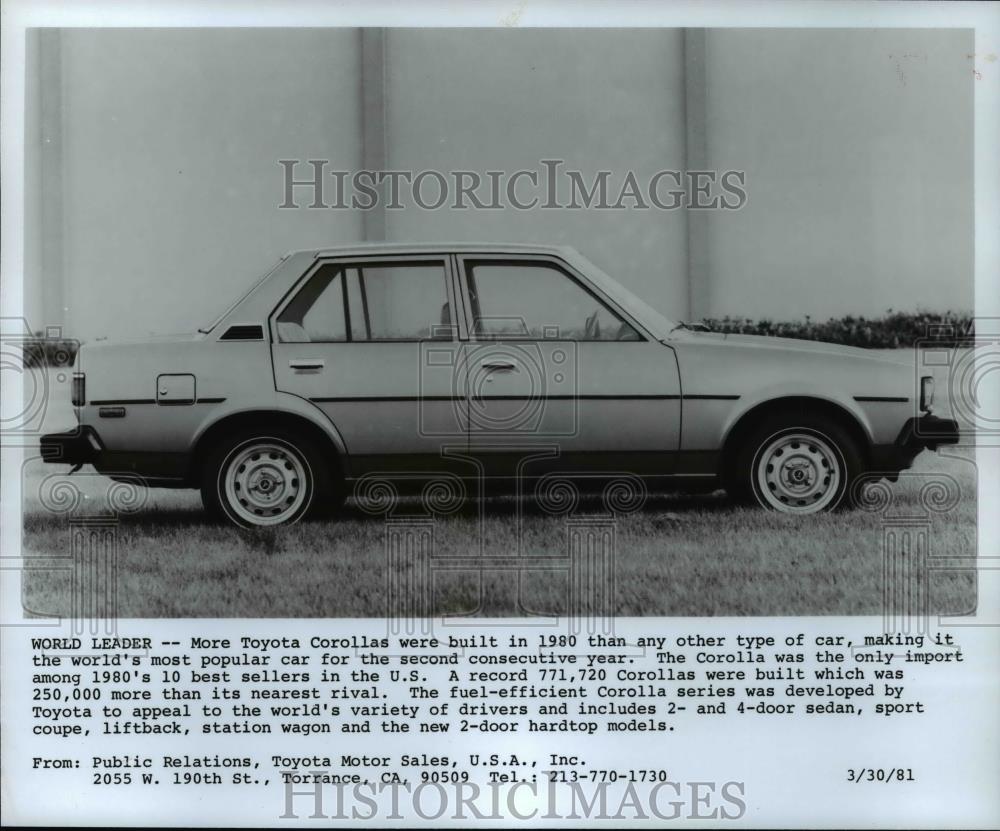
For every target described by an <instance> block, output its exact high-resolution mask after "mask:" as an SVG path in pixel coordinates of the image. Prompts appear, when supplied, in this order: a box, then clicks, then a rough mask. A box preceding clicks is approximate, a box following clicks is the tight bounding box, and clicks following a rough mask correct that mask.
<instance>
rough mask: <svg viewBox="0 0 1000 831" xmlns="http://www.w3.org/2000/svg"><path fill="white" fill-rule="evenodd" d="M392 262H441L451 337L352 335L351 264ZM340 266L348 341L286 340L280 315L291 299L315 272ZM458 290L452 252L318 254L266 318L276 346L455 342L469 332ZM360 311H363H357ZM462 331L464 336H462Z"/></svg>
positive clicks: (436, 263)
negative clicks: (348, 276)
mask: <svg viewBox="0 0 1000 831" xmlns="http://www.w3.org/2000/svg"><path fill="white" fill-rule="evenodd" d="M393 263H396V264H402V265H409V264H421V263H430V264H433V265H440V266H441V267H442V269H443V271H444V285H445V297H446V298H447V302H448V304H449V308H450V309H451V320H452V323H451V336H450V337H448V338H443V337H440V338H434V337H430V336H428V337H426V338H394V339H391V340H389V339H381V340H355V339H354V337H353V332H352V331H351V328H352V327H351V318H352V310H351V307H350V303H349V301H348V291H347V279H346V274H347V270H348V269H349V268H352V267H361V268H364V267H366V266H368V267H373V266H377V267H384V266H387V265H392V264H393ZM330 265H334V266H339V267H340V269H341V274H342V275H343V280H342V283H341V290H342V292H343V300H344V323H345V326H346V330H347V339H346V340H327V341H323V340H312V341H305V342H303V343H286V342H285V341H282V340H281V339H280V338H279V337H278V318H279V317H281V315H282V313H283V312H284V311H285V309H286V308H287V307H288V306H289V305H290V304H291V302H292V301H293V300H294V299H295V298H296V297H297V296H298V294H299V292H300V291H301V290H302V289H303V288H304V287H305V286H306V285H307V284H308V282H309V281H310V280H311V279H312V278H313V277H314V276H315V275H316V273H317V272H318V271H319V270H320V269H322V268H324V267H326V266H330ZM455 298H456V292H455V265H454V255H452V254H450V253H441V254H427V253H425V252H420V253H419V254H405V253H402V254H374V255H372V256H364V255H358V254H354V255H344V256H341V257H317V258H316V261H315V262H314V263H313V264H312V265H311V266H310V267H309V268H308V269H306V271H305V273H304V274H303V275H302V276H301V277H299V279H297V280H296V281H295V282H294V283H293V284H292V286H291V288H290V289H289V290H288V291H287V292H285V294H284V295H283V296H282V298H281V300H280V301H278V305H277V306H275V308H274V310H273V311H272V312H271V314H270V315H269V316H268V318H267V323H268V329H269V330H270V334H271V342H272V343H273V344H274V345H276V346H317V345H326V346H329V345H336V346H338V347H340V346H345V347H346V346H357V345H359V344H375V343H427V342H430V343H454V342H456V341H457V340H466V339H467V338H468V333H467V331H465V314H464V311H465V310H464V307H463V308H461V309H460V308H459V306H458V304H456V302H455ZM358 313H359V314H360V313H361V310H360V309H359V310H358ZM463 332H464V333H465V336H464V337H463Z"/></svg>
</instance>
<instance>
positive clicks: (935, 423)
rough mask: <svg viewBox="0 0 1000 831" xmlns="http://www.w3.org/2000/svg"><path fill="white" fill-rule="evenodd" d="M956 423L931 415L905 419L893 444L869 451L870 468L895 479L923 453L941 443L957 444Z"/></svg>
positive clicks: (935, 448)
mask: <svg viewBox="0 0 1000 831" xmlns="http://www.w3.org/2000/svg"><path fill="white" fill-rule="evenodd" d="M959 438H960V436H959V432H958V422H957V421H955V420H954V419H951V418H939V417H938V416H936V415H931V414H930V413H928V414H925V415H922V416H916V417H914V418H911V419H909V420H907V422H906V424H904V425H903V429H902V430H900V431H899V435H898V436H897V437H896V441H895V442H893V443H892V444H888V445H876V446H875V447H873V448H872V467H873V469H874V470H876V471H883V472H885V473H886V475H890V476H894V475H895V474H897V473H899V471H901V470H905V469H906V468H908V467H909V466H910V465H911V464H913V460H914V459H915V458H916V457H917V456H918V455H919V454H920V452H921V451H923V450H925V449H926V450H937V448H938V447H939V446H940V445H942V444H958V441H959Z"/></svg>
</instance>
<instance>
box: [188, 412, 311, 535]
mask: <svg viewBox="0 0 1000 831" xmlns="http://www.w3.org/2000/svg"><path fill="white" fill-rule="evenodd" d="M322 459H323V457H322V454H321V453H320V452H319V450H318V448H316V447H315V446H313V444H312V442H310V441H309V440H308V439H305V438H302V437H297V436H293V435H291V434H290V433H286V432H285V431H282V430H273V431H264V432H259V431H253V432H248V433H243V434H240V435H237V436H233V437H230V438H229V439H228V440H227V441H225V442H223V443H222V444H220V445H219V446H218V447H216V448H215V450H214V451H213V452H212V453H211V454H210V456H209V458H208V459H207V461H206V465H205V473H204V478H203V480H202V501H203V502H204V503H205V506H206V508H207V509H208V510H209V513H215V514H218V515H221V516H222V517H223V518H224V519H226V520H228V521H230V522H232V523H234V524H236V525H240V526H243V527H244V528H251V527H261V526H275V525H289V524H291V523H293V522H297V521H298V520H299V519H301V518H302V517H304V516H305V515H306V514H307V513H309V512H310V511H312V510H315V508H316V507H317V506H322V505H324V504H325V503H326V502H327V501H328V497H329V495H330V493H331V488H330V475H329V471H328V470H327V468H326V465H325V464H324V463H323V461H322Z"/></svg>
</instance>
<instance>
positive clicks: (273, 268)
mask: <svg viewBox="0 0 1000 831" xmlns="http://www.w3.org/2000/svg"><path fill="white" fill-rule="evenodd" d="M287 259H288V255H287V254H285V256H284V257H282V258H281V259H280V260H278V262H276V263H275V264H274V265H273V266H271V268H269V269H268V270H267V273H266V274H265V275H264V276H263V277H261V278H260V279H259V280H258V281H257V282H256V283H254V284H253V285H252V286H250V288H249V289H247V290H246V291H245V292H243V294H241V295H240V296H239V298H238V299H237V300H236V302H235V303H230V304H229V305H228V306H227V307H226V309H225V311H223V312H222V314H220V315H219V316H218V317H217V318H215V320H213V321H212V322H211V323H210V324H209V325H208V326H202V327H201V328H199V329H198V331H199V332H201V333H202V334H203V335H207V334H208V333H209V332H211V331H212V330H213V329H214V328H215V327H216V326H218V325H219V324H220V323H221V322H222V320H223V318H225V317H226V315H228V314H229V313H230V312H231V311H232V310H233V309H235V308H236V307H237V306H239V305H240V303H242V302H243V301H244V300H246V299H247V298H248V297H249V296H250V295H251V294H253V293H254V292H255V291H256V290H257V289H258V288H260V286H261V285H262V284H263V283H264V281H265V280H266V279H267V278H268V277H270V276H271V275H272V274H274V272H275V271H277V269H278V266H279V265H281V264H282V263H283V262H284V261H285V260H287Z"/></svg>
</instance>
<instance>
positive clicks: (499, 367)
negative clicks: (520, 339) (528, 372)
mask: <svg viewBox="0 0 1000 831" xmlns="http://www.w3.org/2000/svg"><path fill="white" fill-rule="evenodd" d="M480 366H481V367H482V368H483V369H492V370H496V371H497V372H513V371H514V370H515V369H517V364H516V363H515V362H514V361H498V360H496V359H493V358H488V359H486V360H485V361H483V362H482V363H481V364H480Z"/></svg>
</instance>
